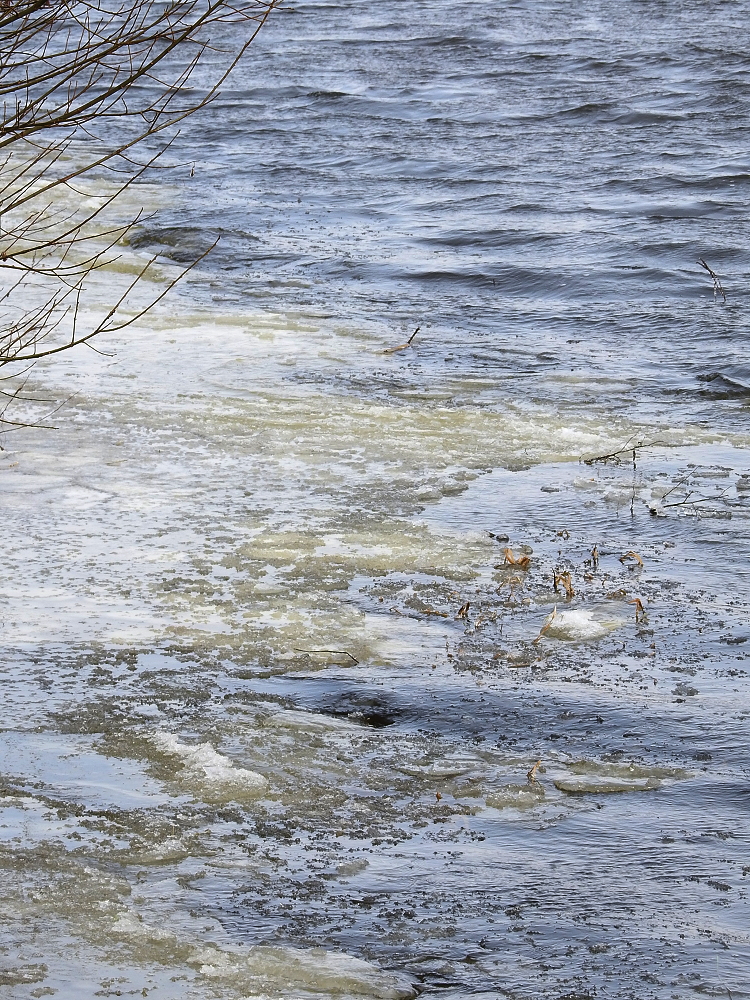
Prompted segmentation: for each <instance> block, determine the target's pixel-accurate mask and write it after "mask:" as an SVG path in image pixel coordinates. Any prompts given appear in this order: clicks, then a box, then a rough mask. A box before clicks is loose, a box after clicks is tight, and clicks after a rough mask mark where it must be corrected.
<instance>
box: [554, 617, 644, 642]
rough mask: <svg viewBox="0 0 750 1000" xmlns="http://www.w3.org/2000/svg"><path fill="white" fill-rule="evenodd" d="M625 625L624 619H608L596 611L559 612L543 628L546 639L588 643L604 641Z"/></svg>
mask: <svg viewBox="0 0 750 1000" xmlns="http://www.w3.org/2000/svg"><path fill="white" fill-rule="evenodd" d="M624 624H625V621H624V620H623V619H622V618H612V617H611V616H610V617H607V616H606V615H605V614H600V613H598V612H596V611H584V610H570V611H557V612H556V613H555V614H554V617H553V616H548V617H547V618H546V619H545V621H544V623H543V626H542V628H543V629H544V636H545V638H549V639H562V640H563V641H566V642H586V641H587V640H588V641H590V640H591V639H603V638H604V636H605V635H609V633H610V632H613V631H614V630H615V629H618V628H620V627H621V626H623V625H624Z"/></svg>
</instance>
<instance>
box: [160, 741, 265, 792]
mask: <svg viewBox="0 0 750 1000" xmlns="http://www.w3.org/2000/svg"><path fill="white" fill-rule="evenodd" d="M152 739H153V741H154V743H155V744H156V745H157V746H158V748H159V749H160V750H161V751H162V752H163V753H167V754H170V755H171V756H174V757H179V758H180V760H181V761H182V763H183V767H182V769H181V770H180V771H179V772H177V773H176V774H175V780H176V781H178V782H179V783H180V784H182V785H185V786H186V787H187V788H188V789H190V791H192V792H194V793H195V794H197V795H199V796H200V797H201V798H202V799H204V800H205V801H206V802H229V801H238V800H240V801H241V800H243V799H247V798H257V797H258V796H259V795H262V794H263V792H265V790H266V789H267V788H268V781H267V780H266V778H264V777H263V775H262V774H258V773H257V771H249V770H247V769H246V768H244V767H237V766H235V765H234V764H233V763H232V761H231V760H229V758H227V757H223V756H222V755H221V754H220V753H217V752H216V750H214V748H213V747H212V746H211V744H210V743H199V744H197V745H196V746H191V745H189V744H187V743H181V742H180V741H179V740H178V739H177V737H176V736H173V735H172V734H171V733H156V734H155V735H154V736H153V737H152Z"/></svg>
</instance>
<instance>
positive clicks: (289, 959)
mask: <svg viewBox="0 0 750 1000" xmlns="http://www.w3.org/2000/svg"><path fill="white" fill-rule="evenodd" d="M194 963H200V971H201V974H202V975H204V976H206V977H207V978H210V979H221V980H224V981H225V982H227V983H231V984H232V985H233V986H235V987H239V988H240V989H243V988H244V989H246V990H253V991H256V990H258V989H273V990H276V989H278V988H279V987H282V988H284V989H285V990H287V989H289V988H290V987H291V988H297V989H303V990H305V991H310V992H314V993H328V994H330V993H334V994H344V995H347V996H350V995H352V994H354V995H359V996H369V997H378V998H381V1000H408V998H411V997H415V996H416V995H417V992H418V991H417V990H416V988H415V986H414V983H413V982H412V980H411V979H409V978H408V977H407V976H404V975H399V974H398V973H394V972H385V971H384V970H383V969H379V968H378V967H377V966H376V965H372V964H370V962H364V961H362V959H360V958H354V957H353V956H352V955H346V954H344V953H343V952H335V951H325V950H324V949H323V948H310V949H306V950H302V949H299V948H272V947H265V946H262V947H255V948H248V949H247V950H246V951H244V952H226V951H220V950H219V949H218V948H213V947H212V948H205V949H202V950H201V951H200V952H198V953H197V954H196V955H195V956H194V958H192V959H191V964H194Z"/></svg>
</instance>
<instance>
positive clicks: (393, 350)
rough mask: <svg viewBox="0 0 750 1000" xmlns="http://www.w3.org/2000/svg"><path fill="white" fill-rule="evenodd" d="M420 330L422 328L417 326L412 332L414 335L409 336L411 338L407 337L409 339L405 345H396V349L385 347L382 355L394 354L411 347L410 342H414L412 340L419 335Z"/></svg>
mask: <svg viewBox="0 0 750 1000" xmlns="http://www.w3.org/2000/svg"><path fill="white" fill-rule="evenodd" d="M421 329H422V327H421V326H418V327H417V329H416V330H415V331H414V333H413V334H412V335H411V337H409V339H408V340H407V341H406V343H405V344H398V345H397V346H396V347H387V348H386V349H385V350H384V351H383V354H395V353H396V351H405V350H406V348H407V347H411V342H412V340H414V338H415V337H416V335H417V334H418V333H419V331H420V330H421Z"/></svg>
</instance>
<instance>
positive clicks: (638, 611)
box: [628, 597, 646, 622]
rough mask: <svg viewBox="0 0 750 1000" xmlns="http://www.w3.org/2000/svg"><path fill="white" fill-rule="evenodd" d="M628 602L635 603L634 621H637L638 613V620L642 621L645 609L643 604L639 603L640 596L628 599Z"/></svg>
mask: <svg viewBox="0 0 750 1000" xmlns="http://www.w3.org/2000/svg"><path fill="white" fill-rule="evenodd" d="M628 604H635V620H636V622H637V621H638V616H639V615H640V620H641V621H643V619H644V618H645V617H646V611H645V609H644V607H643V604H642V603H641V599H640V597H636V598H635V599H634V600H632V601H628Z"/></svg>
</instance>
